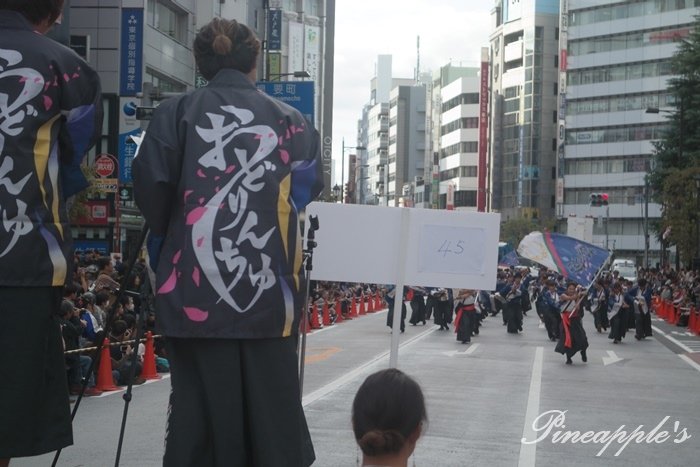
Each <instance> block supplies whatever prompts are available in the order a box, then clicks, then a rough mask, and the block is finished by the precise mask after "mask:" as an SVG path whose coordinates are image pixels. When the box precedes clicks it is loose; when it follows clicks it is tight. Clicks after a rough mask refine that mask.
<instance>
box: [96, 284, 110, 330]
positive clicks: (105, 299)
mask: <svg viewBox="0 0 700 467" xmlns="http://www.w3.org/2000/svg"><path fill="white" fill-rule="evenodd" d="M107 307H109V294H108V293H107V292H104V291H102V292H98V293H96V294H95V310H94V311H93V313H92V314H93V315H95V318H97V324H98V325H99V326H101V327H103V328H104V327H105V324H106V323H107Z"/></svg>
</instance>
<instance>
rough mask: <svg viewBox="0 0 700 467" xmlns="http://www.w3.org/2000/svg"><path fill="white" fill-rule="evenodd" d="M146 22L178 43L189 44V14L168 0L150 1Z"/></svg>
mask: <svg viewBox="0 0 700 467" xmlns="http://www.w3.org/2000/svg"><path fill="white" fill-rule="evenodd" d="M146 21H147V23H148V25H149V26H151V27H153V28H155V29H157V30H158V31H160V32H162V33H163V34H165V35H168V36H170V37H172V38H173V39H175V40H176V41H178V42H182V43H186V42H187V12H186V11H184V10H182V9H180V8H179V7H177V6H176V5H175V4H174V3H171V2H168V1H166V0H148V5H147V14H146Z"/></svg>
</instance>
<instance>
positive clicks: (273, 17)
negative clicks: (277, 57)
mask: <svg viewBox="0 0 700 467" xmlns="http://www.w3.org/2000/svg"><path fill="white" fill-rule="evenodd" d="M267 28H268V31H269V32H268V36H267V48H268V50H280V49H282V10H270V12H269V13H268V17H267Z"/></svg>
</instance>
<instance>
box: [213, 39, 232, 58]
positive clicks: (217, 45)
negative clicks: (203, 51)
mask: <svg viewBox="0 0 700 467" xmlns="http://www.w3.org/2000/svg"><path fill="white" fill-rule="evenodd" d="M232 45H233V44H232V42H231V39H230V38H229V37H228V36H226V35H225V34H217V35H216V37H215V38H214V42H212V44H211V48H212V50H213V51H214V53H215V54H217V55H228V54H229V53H231V46H232Z"/></svg>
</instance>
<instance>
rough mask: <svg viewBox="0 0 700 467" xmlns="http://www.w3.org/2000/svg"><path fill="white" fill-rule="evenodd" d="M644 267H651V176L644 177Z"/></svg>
mask: <svg viewBox="0 0 700 467" xmlns="http://www.w3.org/2000/svg"><path fill="white" fill-rule="evenodd" d="M644 269H649V177H648V176H645V177H644Z"/></svg>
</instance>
